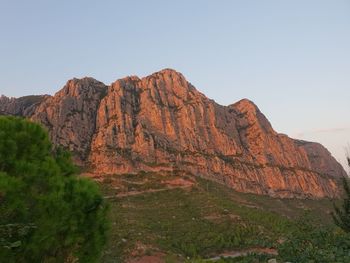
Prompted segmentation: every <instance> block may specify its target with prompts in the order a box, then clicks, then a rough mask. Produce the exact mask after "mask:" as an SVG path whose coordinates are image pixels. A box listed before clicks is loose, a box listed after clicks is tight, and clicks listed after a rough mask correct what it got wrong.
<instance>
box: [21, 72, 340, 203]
mask: <svg viewBox="0 0 350 263" xmlns="http://www.w3.org/2000/svg"><path fill="white" fill-rule="evenodd" d="M33 107H34V106H33ZM20 112H21V111H20ZM22 112H23V111H22ZM22 115H25V116H28V117H30V118H31V119H32V120H34V121H37V122H40V123H42V124H44V125H45V126H46V127H47V128H48V130H49V132H50V136H51V139H52V140H53V142H54V143H55V144H58V145H62V146H64V147H66V148H68V149H70V150H71V151H73V153H74V155H75V159H76V161H77V162H78V163H79V164H81V165H85V166H86V167H88V168H89V169H90V170H91V171H92V172H94V173H99V174H103V175H108V174H116V173H129V172H137V171H141V170H152V171H161V170H182V171H185V172H188V173H192V174H194V175H198V176H202V177H205V178H208V179H210V180H215V181H217V182H221V183H223V184H226V185H228V186H230V187H232V188H233V189H236V190H238V191H241V192H250V193H257V194H269V195H272V196H279V197H313V198H321V197H333V196H336V195H337V194H338V193H339V189H338V181H339V178H341V177H342V176H344V175H345V171H344V170H343V168H342V167H341V165H340V164H339V163H337V161H336V160H335V159H334V158H333V157H332V156H331V154H330V153H329V152H328V151H327V150H326V149H325V148H324V147H323V146H322V145H320V144H317V143H311V142H305V141H299V140H293V139H291V138H289V137H287V136H286V135H282V134H278V133H277V132H275V131H274V130H273V128H272V126H271V124H270V123H269V121H268V120H267V118H266V117H265V116H264V115H263V114H262V113H261V112H260V110H259V109H258V108H257V106H256V105H255V104H254V103H253V102H251V101H249V100H247V99H244V100H241V101H239V102H237V103H235V104H232V105H229V106H222V105H219V104H217V103H215V102H214V101H213V100H210V99H208V98H207V97H205V96H204V95H203V94H201V93H200V92H199V91H197V90H196V89H195V88H194V87H193V86H192V85H191V84H190V83H189V82H187V81H186V79H185V78H184V77H183V75H182V74H180V73H178V72H176V71H174V70H171V69H165V70H162V71H160V72H157V73H154V74H152V75H150V76H148V77H145V78H141V79H140V78H138V77H135V76H131V77H126V78H123V79H120V80H117V81H116V82H114V83H112V84H111V85H110V86H108V87H107V86H105V85H104V84H103V83H101V82H98V81H96V80H94V79H92V78H84V79H73V80H70V81H68V83H67V84H66V86H65V87H64V88H63V89H62V90H61V91H59V92H58V93H56V94H55V95H54V96H53V97H45V99H43V100H42V101H41V102H39V105H37V104H35V107H34V108H33V111H32V112H29V113H28V111H26V114H22Z"/></svg>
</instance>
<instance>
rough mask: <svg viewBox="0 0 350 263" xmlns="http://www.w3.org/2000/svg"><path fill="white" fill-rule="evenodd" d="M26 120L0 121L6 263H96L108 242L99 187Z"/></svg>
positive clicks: (0, 229)
mask: <svg viewBox="0 0 350 263" xmlns="http://www.w3.org/2000/svg"><path fill="white" fill-rule="evenodd" d="M75 172H76V170H75V168H74V165H73V163H72V161H71V159H70V156H69V154H68V153H66V152H64V151H63V150H61V149H59V150H57V151H54V150H53V149H52V146H51V143H50V141H49V138H48V134H47V132H46V131H45V130H44V129H43V128H42V127H41V126H39V125H38V124H34V123H32V122H29V121H27V120H25V119H20V118H14V117H1V116H0V262H9V263H10V262H77V261H79V262H95V261H96V260H97V259H98V257H99V255H100V253H101V249H102V246H103V244H104V243H105V239H106V229H107V221H106V204H105V203H104V201H103V198H102V196H101V194H100V192H99V189H98V187H97V185H96V184H95V183H94V182H92V181H90V180H87V179H84V178H79V177H77V176H75V175H74V173H75Z"/></svg>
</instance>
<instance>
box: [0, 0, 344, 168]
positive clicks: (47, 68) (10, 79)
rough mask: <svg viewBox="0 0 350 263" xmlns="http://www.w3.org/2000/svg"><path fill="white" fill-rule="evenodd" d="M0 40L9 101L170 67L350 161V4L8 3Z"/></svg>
mask: <svg viewBox="0 0 350 263" xmlns="http://www.w3.org/2000/svg"><path fill="white" fill-rule="evenodd" d="M0 33H1V35H0V72H1V75H0V93H1V94H5V95H7V96H22V95H28V94H42V93H48V94H52V93H54V92H55V91H57V90H58V89H59V88H61V87H62V86H63V85H64V83H65V82H66V81H67V80H68V79H70V78H73V77H83V76H92V77H94V78H96V79H98V80H101V81H103V82H105V83H106V84H109V83H111V82H112V81H114V80H116V79H118V78H121V77H124V76H125V75H139V76H145V75H148V74H150V73H152V72H155V71H158V70H160V69H162V68H166V67H170V68H174V69H176V70H178V71H180V72H182V73H183V74H184V75H185V77H186V78H187V79H188V80H189V81H190V82H192V83H193V84H194V85H195V86H196V87H197V88H198V89H199V90H200V91H201V92H203V93H205V94H206V95H207V96H208V97H210V98H213V99H215V100H216V101H217V102H218V103H220V104H224V105H227V104H231V103H233V102H236V101H238V100H239V99H241V98H249V99H251V100H253V101H254V102H255V103H256V104H257V105H258V106H259V107H260V109H261V110H262V112H263V113H265V115H266V116H267V117H268V118H269V120H270V121H271V123H272V125H273V126H274V128H275V129H276V130H277V131H279V132H283V133H286V134H288V135H290V136H292V137H298V138H302V139H307V140H313V141H319V142H321V143H323V144H324V145H325V146H326V147H327V148H328V149H329V150H331V151H332V153H333V155H335V157H336V158H337V159H339V160H341V161H342V162H343V163H344V159H345V158H344V155H345V151H344V147H346V145H347V143H349V141H350V1H348V0H343V1H342V0H328V1H323V0H307V1H306V0H289V1H280V0H275V1H269V0H265V1H261V0H256V1H251V0H241V1H234V0H227V1H224V0H221V1H220V0H217V1H216V0H215V1H214V0H212V1H204V0H202V1H200V0H198V1H195V0H192V1H191V0H176V1H170V0H168V1H167V0H158V1H155V0H147V1H143V0H139V1H136V0H128V1H126V0H125V1H103V0H101V1H88V0H85V1H83V0H80V1H78V0H70V1H68V0H61V1H50V0H42V1H38V0H31V1H25V0H22V1H18V0H0Z"/></svg>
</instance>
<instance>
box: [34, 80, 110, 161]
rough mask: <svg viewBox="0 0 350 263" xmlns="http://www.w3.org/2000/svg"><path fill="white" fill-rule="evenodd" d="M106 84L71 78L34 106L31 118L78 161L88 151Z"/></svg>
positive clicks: (82, 158)
mask: <svg viewBox="0 0 350 263" xmlns="http://www.w3.org/2000/svg"><path fill="white" fill-rule="evenodd" d="M106 90H107V87H106V86H105V85H104V84H103V83H101V82H99V81H97V80H94V79H92V78H83V79H73V80H70V81H68V82H67V84H66V85H65V86H64V88H63V89H62V90H60V91H59V92H57V93H56V94H55V96H53V97H49V98H47V99H46V100H45V101H43V102H42V103H41V104H40V106H38V107H37V109H36V110H35V113H34V114H33V115H32V116H31V119H32V120H34V121H37V122H40V123H42V124H44V125H45V126H46V127H47V129H48V130H49V133H50V137H51V140H52V142H53V143H54V144H56V145H61V146H63V147H65V148H67V149H69V150H70V151H72V152H73V154H74V157H75V159H76V161H77V162H78V163H79V164H81V163H82V161H83V160H85V159H86V158H87V156H88V154H89V152H90V144H91V138H92V136H93V134H94V132H95V123H96V112H97V108H98V105H99V103H100V100H101V99H102V98H103V97H104V95H105V93H106Z"/></svg>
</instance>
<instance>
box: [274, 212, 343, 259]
mask: <svg viewBox="0 0 350 263" xmlns="http://www.w3.org/2000/svg"><path fill="white" fill-rule="evenodd" d="M309 222H310V220H309V219H308V218H307V217H305V218H303V219H301V220H300V221H299V222H298V230H297V231H296V232H294V233H292V234H290V235H289V237H288V238H287V240H286V241H285V242H284V243H283V244H281V245H280V246H279V248H278V254H279V256H280V257H281V258H282V259H283V260H284V261H289V262H315V263H316V262H323V263H336V262H344V263H345V262H349V258H350V235H349V234H346V233H345V232H343V231H341V230H340V229H332V228H322V229H320V228H318V227H317V226H312V225H310V224H309Z"/></svg>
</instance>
